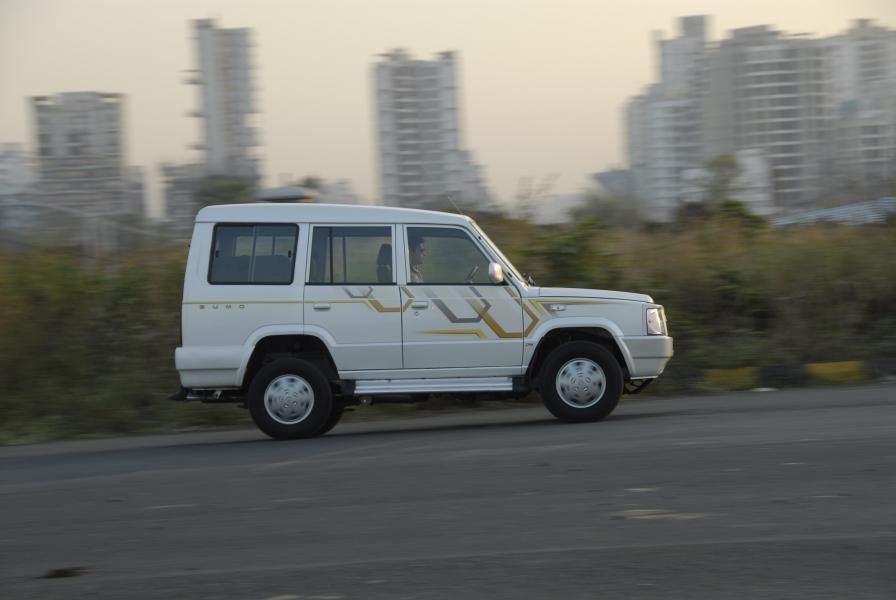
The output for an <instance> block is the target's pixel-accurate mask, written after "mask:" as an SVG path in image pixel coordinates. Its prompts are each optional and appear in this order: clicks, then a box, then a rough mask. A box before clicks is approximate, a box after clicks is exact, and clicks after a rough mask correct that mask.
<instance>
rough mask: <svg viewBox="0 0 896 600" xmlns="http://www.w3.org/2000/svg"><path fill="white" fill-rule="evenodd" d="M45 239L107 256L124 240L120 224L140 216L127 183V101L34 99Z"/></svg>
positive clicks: (76, 96)
mask: <svg viewBox="0 0 896 600" xmlns="http://www.w3.org/2000/svg"><path fill="white" fill-rule="evenodd" d="M30 103H31V108H32V111H33V119H34V132H35V148H36V149H37V165H38V177H37V184H36V186H35V190H34V195H33V198H34V201H35V202H36V203H37V204H40V205H42V206H45V207H46V210H45V212H44V216H45V218H44V221H43V223H42V225H41V229H42V234H43V236H44V237H45V239H46V240H47V241H49V242H51V243H53V244H56V245H77V246H81V247H82V248H86V249H90V250H89V251H90V252H93V253H98V254H103V253H109V252H114V251H116V250H117V249H118V248H119V247H120V246H121V243H122V242H123V241H124V240H123V239H122V236H121V235H120V231H119V224H118V222H120V221H122V220H129V219H130V218H133V217H134V216H137V215H135V214H134V213H133V212H132V210H131V208H132V207H131V205H129V203H128V200H127V194H126V184H125V164H126V159H125V134H124V121H123V116H124V97H123V96H122V95H121V94H110V93H99V92H72V93H63V94H59V95H57V96H35V97H32V98H31V99H30Z"/></svg>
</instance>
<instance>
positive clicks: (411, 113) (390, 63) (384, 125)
mask: <svg viewBox="0 0 896 600" xmlns="http://www.w3.org/2000/svg"><path fill="white" fill-rule="evenodd" d="M457 81H458V77H457V57H456V55H455V53H454V52H441V53H440V54H439V55H438V56H437V57H436V58H435V59H434V60H430V61H427V60H418V59H414V58H412V57H411V56H409V55H408V53H407V52H405V51H404V50H394V51H392V52H389V53H387V54H384V55H382V60H381V61H379V62H377V63H376V64H375V66H374V86H375V87H374V93H375V95H376V110H377V127H378V136H377V138H378V150H379V170H380V189H381V195H382V197H381V199H380V200H381V202H382V204H385V205H388V206H410V207H433V206H439V207H445V206H450V205H451V203H454V204H456V205H458V206H464V207H466V208H473V209H477V208H479V209H481V208H488V207H489V206H490V203H491V201H490V199H489V198H488V192H487V191H486V186H485V184H484V182H483V181H482V175H481V168H480V167H479V166H478V165H476V164H475V162H474V161H473V159H472V157H471V155H470V154H469V153H468V152H467V151H465V150H464V148H463V142H462V138H463V131H462V127H461V116H460V103H459V94H458V83H457Z"/></svg>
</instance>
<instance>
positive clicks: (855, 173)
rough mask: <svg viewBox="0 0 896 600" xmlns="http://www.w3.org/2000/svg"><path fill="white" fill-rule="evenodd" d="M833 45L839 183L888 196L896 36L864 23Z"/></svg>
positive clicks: (893, 172)
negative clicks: (884, 193)
mask: <svg viewBox="0 0 896 600" xmlns="http://www.w3.org/2000/svg"><path fill="white" fill-rule="evenodd" d="M829 45H830V50H831V65H832V72H833V101H834V114H835V117H836V119H835V121H834V123H835V125H834V169H835V171H834V172H835V175H836V179H837V183H838V184H839V187H840V188H845V189H855V190H862V191H865V192H866V193H879V192H883V191H885V190H886V187H887V185H888V183H889V182H890V181H892V180H894V179H896V31H893V30H889V29H886V28H884V27H880V26H877V25H874V24H873V23H872V22H871V21H869V20H867V19H861V20H858V21H856V22H855V23H854V24H853V27H852V28H851V29H849V30H848V31H847V32H845V33H844V34H842V35H839V36H835V37H833V38H831V39H830V40H829Z"/></svg>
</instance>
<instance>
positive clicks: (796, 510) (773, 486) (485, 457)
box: [0, 385, 896, 600]
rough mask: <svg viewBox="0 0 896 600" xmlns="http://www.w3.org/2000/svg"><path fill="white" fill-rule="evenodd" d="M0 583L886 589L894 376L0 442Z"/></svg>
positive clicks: (637, 595) (554, 594)
mask: <svg viewBox="0 0 896 600" xmlns="http://www.w3.org/2000/svg"><path fill="white" fill-rule="evenodd" d="M54 570H56V572H55V573H54ZM49 574H56V575H67V576H65V577H54V578H47V575H49ZM0 597H2V598H4V599H11V598H42V599H43V598H91V599H93V598H165V599H171V598H190V599H200V598H249V599H258V600H264V599H272V598H277V599H278V600H289V599H292V600H299V599H304V600H310V599H314V600H342V599H397V598H408V599H430V598H488V599H490V600H491V599H508V600H509V599H514V600H516V599H520V598H563V599H564V600H565V599H575V598H589V599H591V598H601V599H606V598H626V599H629V598H631V599H641V598H645V599H647V598H649V599H663V600H668V599H670V598H687V599H692V598H700V599H703V598H705V599H712V600H720V599H726V598H746V599H756V598H775V599H785V598H812V599H813V600H817V599H819V598H837V599H841V598H844V599H845V598H849V599H860V598H861V599H864V598H872V599H881V600H884V599H887V600H889V599H893V598H896V385H877V386H868V387H861V388H833V389H826V390H796V391H787V392H769V393H759V392H752V393H743V394H730V395H724V396H712V397H695V398H674V399H667V398H653V399H647V400H632V401H626V402H623V404H622V405H621V406H620V407H619V409H618V410H617V411H616V412H615V413H614V415H613V416H611V417H610V418H609V419H607V420H606V421H604V422H602V423H596V424H589V425H564V424H560V423H557V422H556V421H554V420H552V419H551V418H550V417H549V415H548V414H547V412H546V411H544V410H543V409H541V408H540V407H533V408H531V409H521V410H504V411H495V412H489V413H479V412H477V413H467V414H463V415H460V416H458V415H443V416H437V417H430V418H425V419H418V420H413V421H401V422H388V423H357V424H347V425H341V426H339V427H337V428H336V429H335V430H334V431H333V433H331V434H330V435H328V436H326V437H323V438H319V439H314V440H307V441H300V442H272V441H268V440H267V439H265V438H263V437H262V436H261V435H260V434H258V433H256V432H255V431H239V432H224V433H220V432H219V433H200V434H182V435H173V436H154V437H137V438H129V439H116V440H102V441H91V442H68V443H59V444H46V445H34V446H18V447H8V448H2V449H0Z"/></svg>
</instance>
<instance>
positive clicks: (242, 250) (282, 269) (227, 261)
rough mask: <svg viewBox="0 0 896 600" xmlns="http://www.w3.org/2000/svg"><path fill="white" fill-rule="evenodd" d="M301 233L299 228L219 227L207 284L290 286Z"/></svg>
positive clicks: (234, 225) (217, 227) (224, 225)
mask: <svg viewBox="0 0 896 600" xmlns="http://www.w3.org/2000/svg"><path fill="white" fill-rule="evenodd" d="M298 233H299V228H298V226H297V225H257V224H233V225H231V224H221V225H216V226H215V235H214V239H213V240H212V257H211V262H210V265H209V270H208V282H209V283H211V284H221V285H223V284H227V285H240V284H262V285H278V284H279V285H289V284H290V283H292V280H293V273H294V272H295V264H296V260H295V259H296V239H297V238H298Z"/></svg>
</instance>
